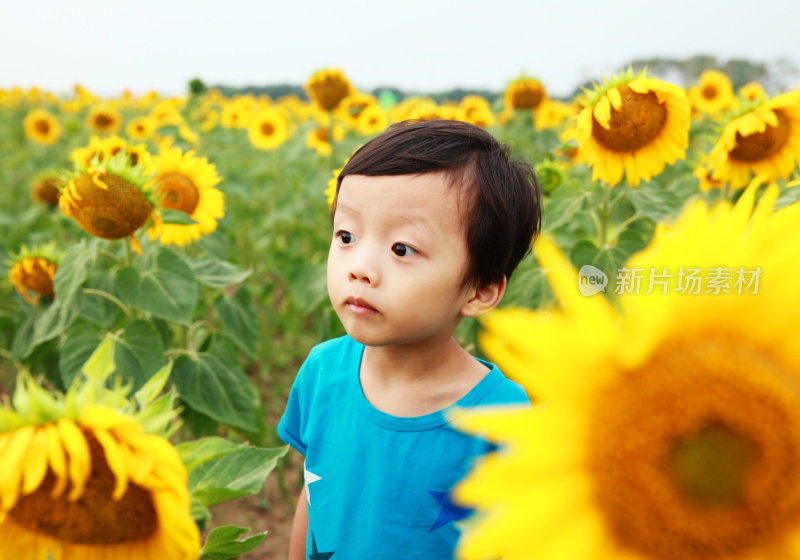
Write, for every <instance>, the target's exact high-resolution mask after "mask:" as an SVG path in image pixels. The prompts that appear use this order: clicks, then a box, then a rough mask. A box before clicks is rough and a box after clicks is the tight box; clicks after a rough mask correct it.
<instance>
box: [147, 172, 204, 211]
mask: <svg viewBox="0 0 800 560" xmlns="http://www.w3.org/2000/svg"><path fill="white" fill-rule="evenodd" d="M156 193H157V194H158V195H159V196H161V205H162V206H163V207H164V208H167V209H168V210H180V211H181V212H186V213H187V214H191V213H192V212H194V209H195V208H197V203H198V202H199V201H200V193H199V192H198V190H197V187H196V186H195V184H194V183H193V182H192V180H191V179H189V178H188V177H187V176H186V175H183V174H181V173H166V174H164V175H162V176H161V178H159V180H158V182H157V183H156Z"/></svg>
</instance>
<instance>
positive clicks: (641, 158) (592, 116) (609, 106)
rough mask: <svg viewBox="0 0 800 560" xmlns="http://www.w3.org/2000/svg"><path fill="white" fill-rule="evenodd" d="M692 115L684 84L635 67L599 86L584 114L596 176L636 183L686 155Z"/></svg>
mask: <svg viewBox="0 0 800 560" xmlns="http://www.w3.org/2000/svg"><path fill="white" fill-rule="evenodd" d="M690 124H691V115H690V112H689V103H688V101H687V99H686V93H685V92H684V90H683V89H682V88H679V87H678V86H674V85H672V84H668V83H665V82H662V81H661V80H657V79H654V78H647V77H646V76H645V75H644V73H640V74H637V75H634V74H633V71H631V70H629V71H627V72H623V73H622V74H620V75H619V76H616V77H615V78H613V79H612V80H605V79H604V80H603V83H602V85H599V86H597V85H596V86H595V90H594V92H593V93H592V94H591V96H590V98H589V99H587V100H586V102H585V104H584V108H583V109H582V110H581V112H580V114H579V115H578V121H577V139H578V146H579V148H580V154H581V157H582V158H583V160H584V161H586V163H588V164H589V166H590V167H591V168H592V180H595V179H602V180H603V181H605V182H607V183H608V184H610V185H611V186H614V185H616V184H617V183H619V182H620V181H621V180H622V176H623V174H624V175H625V176H626V178H627V180H628V184H629V185H631V186H636V185H638V184H639V181H641V180H642V179H644V180H645V181H647V180H649V179H650V178H651V177H653V176H655V175H658V174H659V173H661V171H662V170H663V169H664V166H665V165H666V164H667V163H670V164H671V163H674V162H675V160H677V159H679V158H683V157H684V155H685V154H686V148H687V146H688V144H689V126H690Z"/></svg>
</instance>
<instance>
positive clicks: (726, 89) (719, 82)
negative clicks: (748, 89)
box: [688, 70, 737, 118]
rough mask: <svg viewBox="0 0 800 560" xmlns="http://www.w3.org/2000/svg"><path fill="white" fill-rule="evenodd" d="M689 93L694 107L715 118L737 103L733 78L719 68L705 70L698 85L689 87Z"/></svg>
mask: <svg viewBox="0 0 800 560" xmlns="http://www.w3.org/2000/svg"><path fill="white" fill-rule="evenodd" d="M688 95H689V101H690V102H691V104H692V108H694V109H696V110H697V111H699V112H700V113H702V114H706V115H709V116H711V117H715V118H716V117H719V115H720V114H721V113H722V112H723V111H727V110H728V109H734V108H735V107H736V105H737V101H736V95H735V94H734V93H733V83H732V82H731V79H730V78H729V77H728V76H727V74H725V73H724V72H720V71H719V70H706V71H704V72H703V73H702V74H701V75H700V81H699V82H698V83H697V85H695V86H694V87H692V88H689V92H688Z"/></svg>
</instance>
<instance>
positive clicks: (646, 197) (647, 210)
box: [627, 183, 683, 222]
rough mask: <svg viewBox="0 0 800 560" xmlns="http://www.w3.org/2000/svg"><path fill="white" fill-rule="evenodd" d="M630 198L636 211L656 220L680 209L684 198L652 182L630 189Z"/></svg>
mask: <svg viewBox="0 0 800 560" xmlns="http://www.w3.org/2000/svg"><path fill="white" fill-rule="evenodd" d="M627 194H628V198H629V199H630V201H631V204H633V207H634V208H636V211H637V212H639V213H640V214H643V215H644V216H647V217H648V218H650V219H651V220H653V221H654V222H658V221H661V220H662V219H664V218H666V217H668V216H672V215H674V214H676V213H677V212H678V210H680V208H681V205H682V204H683V200H682V199H681V198H678V196H677V195H676V194H675V193H673V192H672V191H666V190H664V189H661V188H659V187H658V186H657V185H655V184H652V183H644V184H642V186H640V187H638V188H630V189H628V193H627Z"/></svg>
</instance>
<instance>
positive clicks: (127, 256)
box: [125, 237, 133, 266]
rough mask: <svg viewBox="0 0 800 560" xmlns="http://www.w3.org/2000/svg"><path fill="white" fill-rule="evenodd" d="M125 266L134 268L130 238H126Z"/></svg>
mask: <svg viewBox="0 0 800 560" xmlns="http://www.w3.org/2000/svg"><path fill="white" fill-rule="evenodd" d="M125 266H133V247H132V246H131V238H130V237H126V238H125Z"/></svg>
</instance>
